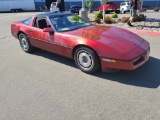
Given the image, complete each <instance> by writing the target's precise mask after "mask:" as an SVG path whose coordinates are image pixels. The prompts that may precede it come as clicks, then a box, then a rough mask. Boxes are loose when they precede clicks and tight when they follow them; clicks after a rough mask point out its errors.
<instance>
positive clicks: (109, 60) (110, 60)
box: [102, 58, 116, 63]
mask: <svg viewBox="0 0 160 120" xmlns="http://www.w3.org/2000/svg"><path fill="white" fill-rule="evenodd" d="M102 60H103V61H105V62H112V63H115V62H116V60H114V59H107V58H102Z"/></svg>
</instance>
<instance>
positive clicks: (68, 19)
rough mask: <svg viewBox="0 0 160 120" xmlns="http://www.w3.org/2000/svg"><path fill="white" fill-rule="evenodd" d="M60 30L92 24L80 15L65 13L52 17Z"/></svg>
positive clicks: (57, 29) (52, 20) (52, 21)
mask: <svg viewBox="0 0 160 120" xmlns="http://www.w3.org/2000/svg"><path fill="white" fill-rule="evenodd" d="M50 20H51V23H52V24H53V26H54V27H55V29H56V31H58V32H65V31H72V30H76V29H79V28H84V27H87V26H90V25H91V24H90V23H89V22H87V21H86V20H84V19H82V18H81V17H79V16H78V15H63V16H56V17H52V18H50Z"/></svg>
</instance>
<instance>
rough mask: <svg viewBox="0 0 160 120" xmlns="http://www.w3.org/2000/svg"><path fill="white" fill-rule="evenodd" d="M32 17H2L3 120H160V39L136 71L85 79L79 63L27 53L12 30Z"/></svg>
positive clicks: (0, 110) (152, 41) (0, 89)
mask: <svg viewBox="0 0 160 120" xmlns="http://www.w3.org/2000/svg"><path fill="white" fill-rule="evenodd" d="M34 14H36V13H35V12H31V13H29V12H28V13H1V14H0V120H160V102H159V101H160V37H156V36H148V35H140V36H141V37H143V38H144V39H146V40H147V41H149V43H150V45H151V53H150V59H149V61H148V62H147V63H146V64H144V65H143V66H141V67H140V68H138V69H136V70H134V71H120V72H118V73H102V72H100V71H99V72H98V73H95V74H93V75H89V74H85V73H83V72H81V71H80V70H79V69H77V67H76V65H75V63H74V61H73V60H70V59H67V58H64V57H61V56H59V55H56V54H52V53H48V52H45V51H42V50H37V51H35V52H34V53H32V54H27V53H25V52H24V51H23V50H22V49H21V47H20V45H19V41H18V40H17V39H15V38H14V37H12V35H11V31H10V24H11V23H12V22H14V21H20V20H24V19H26V18H28V17H30V16H32V15H34Z"/></svg>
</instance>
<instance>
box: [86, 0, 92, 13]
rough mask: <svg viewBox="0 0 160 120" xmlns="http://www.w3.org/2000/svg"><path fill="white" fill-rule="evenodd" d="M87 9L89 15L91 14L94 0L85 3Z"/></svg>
mask: <svg viewBox="0 0 160 120" xmlns="http://www.w3.org/2000/svg"><path fill="white" fill-rule="evenodd" d="M85 5H86V7H87V8H88V11H89V13H90V12H91V8H92V6H93V0H87V2H86V3H85Z"/></svg>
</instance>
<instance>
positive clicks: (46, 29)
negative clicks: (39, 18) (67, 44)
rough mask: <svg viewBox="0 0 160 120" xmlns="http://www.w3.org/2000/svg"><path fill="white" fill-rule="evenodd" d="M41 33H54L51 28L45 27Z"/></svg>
mask: <svg viewBox="0 0 160 120" xmlns="http://www.w3.org/2000/svg"><path fill="white" fill-rule="evenodd" d="M43 32H49V33H54V31H53V30H52V28H51V27H47V28H44V29H43Z"/></svg>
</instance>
